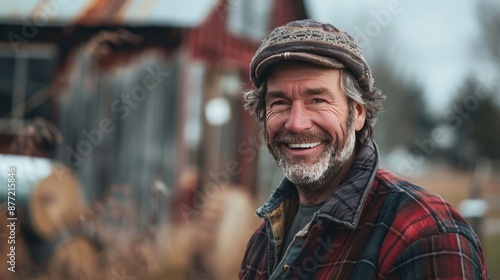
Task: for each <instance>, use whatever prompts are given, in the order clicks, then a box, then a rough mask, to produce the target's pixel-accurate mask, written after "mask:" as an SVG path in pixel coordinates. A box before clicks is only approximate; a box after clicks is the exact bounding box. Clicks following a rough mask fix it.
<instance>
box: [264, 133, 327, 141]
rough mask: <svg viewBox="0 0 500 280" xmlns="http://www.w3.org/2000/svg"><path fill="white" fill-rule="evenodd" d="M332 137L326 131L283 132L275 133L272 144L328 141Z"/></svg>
mask: <svg viewBox="0 0 500 280" xmlns="http://www.w3.org/2000/svg"><path fill="white" fill-rule="evenodd" d="M330 141H332V137H331V136H330V135H329V134H327V133H320V132H316V133H301V134H290V133H287V134H283V135H276V136H275V137H274V139H273V140H272V143H273V144H297V143H312V142H330Z"/></svg>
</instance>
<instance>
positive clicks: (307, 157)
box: [265, 62, 365, 192]
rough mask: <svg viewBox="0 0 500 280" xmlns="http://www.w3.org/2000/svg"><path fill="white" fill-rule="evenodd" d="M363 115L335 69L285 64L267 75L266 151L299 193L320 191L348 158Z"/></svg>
mask: <svg viewBox="0 0 500 280" xmlns="http://www.w3.org/2000/svg"><path fill="white" fill-rule="evenodd" d="M350 104H351V105H350ZM364 116H365V111H364V107H362V106H361V105H358V104H356V103H353V102H348V100H347V97H346V96H345V94H344V93H343V91H342V89H341V87H340V71H339V70H337V69H327V68H322V67H319V66H315V65H312V64H308V63H302V62H286V63H282V64H279V65H278V66H276V67H275V68H274V69H272V71H271V72H270V74H269V76H268V79H267V94H266V123H265V129H266V131H265V133H266V139H267V141H268V148H269V151H270V152H271V154H272V155H273V156H274V158H275V159H276V161H277V163H278V165H279V166H280V168H281V169H282V170H283V173H284V174H285V176H286V177H287V178H288V179H289V180H290V181H292V182H293V183H295V184H296V185H297V186H298V187H299V188H300V189H299V190H300V191H303V192H312V191H317V190H319V189H321V188H322V187H323V186H324V185H325V184H326V183H327V182H328V180H329V179H331V178H332V177H333V176H334V175H335V173H336V172H338V171H339V170H340V168H341V167H342V166H343V165H344V164H345V163H346V162H347V161H348V160H349V158H350V157H351V155H352V154H353V151H354V146H355V142H356V141H355V131H357V130H360V129H361V128H362V127H363V124H364Z"/></svg>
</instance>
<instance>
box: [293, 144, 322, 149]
mask: <svg viewBox="0 0 500 280" xmlns="http://www.w3.org/2000/svg"><path fill="white" fill-rule="evenodd" d="M320 144H321V142H315V143H300V144H288V147H289V148H292V149H307V148H314V147H316V146H318V145H320Z"/></svg>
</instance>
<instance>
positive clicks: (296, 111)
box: [285, 102, 312, 133]
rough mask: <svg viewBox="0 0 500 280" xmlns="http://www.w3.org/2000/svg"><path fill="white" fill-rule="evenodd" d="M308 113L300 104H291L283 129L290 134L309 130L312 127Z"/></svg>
mask: <svg viewBox="0 0 500 280" xmlns="http://www.w3.org/2000/svg"><path fill="white" fill-rule="evenodd" d="M309 114H310V112H309V111H308V110H307V109H306V108H305V106H304V104H303V103H301V102H294V103H292V108H291V109H290V114H289V115H288V119H287V121H286V123H285V129H286V130H288V131H289V132H291V133H300V132H302V131H303V130H306V129H309V128H311V126H312V122H311V119H310V115H309Z"/></svg>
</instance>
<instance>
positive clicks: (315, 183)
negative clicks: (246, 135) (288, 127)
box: [271, 126, 356, 193]
mask: <svg viewBox="0 0 500 280" xmlns="http://www.w3.org/2000/svg"><path fill="white" fill-rule="evenodd" d="M355 142H356V133H355V130H354V129H353V128H352V126H349V128H348V135H347V137H346V138H345V139H344V143H342V144H343V145H340V144H341V143H338V142H337V143H336V145H335V144H334V143H333V142H330V143H329V144H328V145H327V147H326V150H325V151H324V152H323V153H322V154H321V155H320V157H319V158H318V160H317V161H316V162H314V163H313V164H304V162H302V161H300V160H293V159H290V158H287V156H286V155H284V154H283V153H282V152H281V150H280V149H279V148H278V146H277V143H274V142H273V143H272V147H273V148H272V150H273V151H271V153H272V154H273V156H274V159H275V160H276V162H277V163H278V166H279V167H280V168H281V170H282V171H283V174H284V175H285V177H286V178H287V179H288V180H290V182H292V183H294V184H295V185H296V186H297V190H298V191H299V192H301V193H312V192H317V191H319V190H320V189H322V188H323V187H324V186H325V184H326V183H327V181H328V180H329V179H331V177H332V176H333V175H334V174H336V173H338V172H339V170H340V169H341V168H342V167H343V166H344V165H345V164H346V163H347V161H349V158H350V157H351V155H352V154H353V152H354V147H355V144H356V143H355ZM339 147H342V148H341V149H339Z"/></svg>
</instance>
